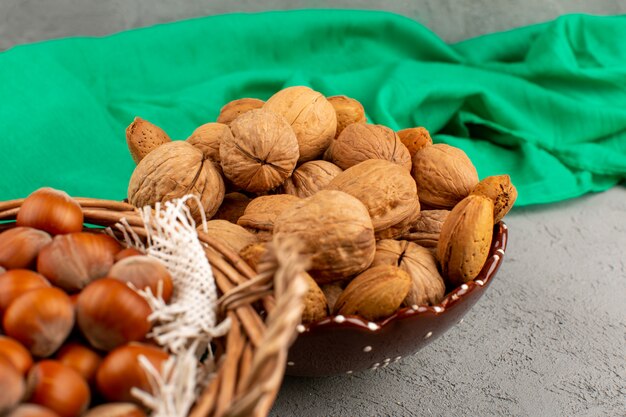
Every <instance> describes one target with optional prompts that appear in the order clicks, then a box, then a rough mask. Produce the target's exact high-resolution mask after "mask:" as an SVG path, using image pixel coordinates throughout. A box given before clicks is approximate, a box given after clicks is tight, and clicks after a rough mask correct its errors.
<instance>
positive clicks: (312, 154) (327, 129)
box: [263, 86, 337, 162]
mask: <svg viewBox="0 0 626 417" xmlns="http://www.w3.org/2000/svg"><path fill="white" fill-rule="evenodd" d="M263 108H264V109H266V110H269V111H271V112H274V113H276V114H280V115H281V116H283V117H285V119H287V122H288V123H290V124H291V127H292V128H293V131H294V132H295V133H296V137H297V138H298V146H299V147H300V158H299V159H298V162H306V161H311V160H313V159H316V158H317V157H319V156H320V155H322V154H323V153H324V151H325V150H326V148H328V145H329V144H330V141H331V140H332V139H333V138H334V137H335V132H336V130H337V114H336V113H335V109H334V108H333V106H332V104H330V103H329V102H328V100H326V97H324V96H323V95H322V94H320V93H318V92H317V91H314V90H311V89H310V88H308V87H302V86H298V87H289V88H285V89H284V90H280V91H279V92H277V93H276V94H274V95H273V96H272V97H270V99H269V100H267V102H266V103H265V105H264V106H263Z"/></svg>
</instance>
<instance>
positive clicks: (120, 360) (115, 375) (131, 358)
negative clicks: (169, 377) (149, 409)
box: [96, 343, 169, 404]
mask: <svg viewBox="0 0 626 417" xmlns="http://www.w3.org/2000/svg"><path fill="white" fill-rule="evenodd" d="M139 356H144V357H145V358H146V359H147V360H148V361H149V362H150V363H151V364H152V366H154V368H155V369H156V370H157V371H161V367H162V366H163V362H165V361H166V360H167V359H168V357H169V356H168V354H167V353H165V352H163V351H162V350H160V349H158V348H156V347H154V346H149V345H145V344H141V343H130V344H128V345H124V346H120V347H118V348H117V349H115V350H113V351H112V352H110V353H109V354H108V355H107V356H106V357H105V358H104V360H103V361H102V363H101V364H100V367H99V368H98V371H97V373H96V385H97V387H98V391H100V393H101V394H102V395H103V396H104V398H106V399H107V400H108V401H124V402H132V403H135V404H138V403H139V402H138V400H137V399H136V398H135V397H134V396H133V395H131V389H132V388H133V387H137V388H138V389H140V390H142V391H146V392H151V386H150V383H149V381H148V378H147V376H146V373H145V371H144V369H143V368H142V367H141V365H140V363H139Z"/></svg>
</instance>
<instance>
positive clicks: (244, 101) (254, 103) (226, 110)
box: [217, 98, 265, 125]
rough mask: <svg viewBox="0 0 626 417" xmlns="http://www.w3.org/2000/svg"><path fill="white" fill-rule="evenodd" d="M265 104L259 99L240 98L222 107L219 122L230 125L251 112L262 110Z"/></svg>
mask: <svg viewBox="0 0 626 417" xmlns="http://www.w3.org/2000/svg"><path fill="white" fill-rule="evenodd" d="M264 104H265V102H264V101H263V100H259V99H258V98H240V99H238V100H233V101H231V102H230V103H228V104H226V105H225V106H224V107H222V110H220V115H219V116H218V117H217V122H218V123H224V124H226V125H230V123H231V122H232V121H233V120H235V119H236V118H237V117H239V116H241V115H242V114H244V113H246V112H248V111H250V110H254V109H260V108H261V107H263V105H264Z"/></svg>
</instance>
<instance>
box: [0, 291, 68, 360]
mask: <svg viewBox="0 0 626 417" xmlns="http://www.w3.org/2000/svg"><path fill="white" fill-rule="evenodd" d="M3 325H4V332H5V333H6V335H7V336H9V337H12V338H13V339H15V340H17V341H18V342H20V343H21V344H22V345H24V346H25V347H26V348H27V349H28V350H30V352H31V353H32V354H33V356H38V357H41V358H45V357H48V356H50V355H52V354H53V353H54V352H55V351H56V350H57V349H58V348H59V347H60V346H61V345H62V344H63V342H64V341H65V339H66V338H67V336H68V335H69V334H70V332H71V331H72V328H73V327H74V307H73V306H72V302H71V301H70V298H69V297H68V296H67V294H65V293H64V292H63V291H61V290H59V289H58V288H53V287H50V288H38V289H35V290H32V291H29V292H27V293H25V294H22V295H21V296H19V297H18V298H17V299H15V300H14V301H13V302H12V303H11V304H10V305H9V308H7V310H6V311H5V313H4V319H3Z"/></svg>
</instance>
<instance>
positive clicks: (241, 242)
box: [197, 220, 257, 253]
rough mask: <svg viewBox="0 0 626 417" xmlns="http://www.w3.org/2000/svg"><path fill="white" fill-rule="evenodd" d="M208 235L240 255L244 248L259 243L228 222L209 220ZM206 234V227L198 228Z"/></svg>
mask: <svg viewBox="0 0 626 417" xmlns="http://www.w3.org/2000/svg"><path fill="white" fill-rule="evenodd" d="M206 226H207V233H208V234H209V235H210V236H212V237H214V238H216V239H218V240H219V241H220V242H222V243H224V244H226V245H227V246H229V247H230V248H231V249H233V250H234V251H235V252H237V253H239V252H240V251H241V250H242V249H243V248H245V247H246V246H249V245H253V244H255V243H257V239H256V236H254V234H252V233H250V232H249V231H247V230H246V229H244V228H243V227H241V226H238V225H236V224H233V223H231V222H229V221H226V220H209V221H208V222H206ZM197 229H198V231H200V232H204V226H202V225H200V226H198V228H197Z"/></svg>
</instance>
